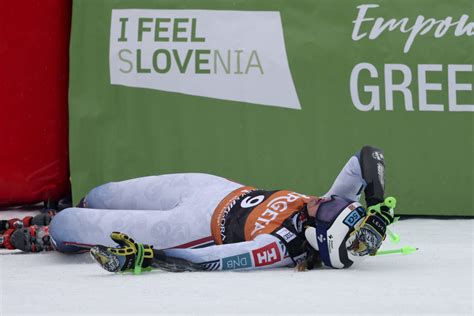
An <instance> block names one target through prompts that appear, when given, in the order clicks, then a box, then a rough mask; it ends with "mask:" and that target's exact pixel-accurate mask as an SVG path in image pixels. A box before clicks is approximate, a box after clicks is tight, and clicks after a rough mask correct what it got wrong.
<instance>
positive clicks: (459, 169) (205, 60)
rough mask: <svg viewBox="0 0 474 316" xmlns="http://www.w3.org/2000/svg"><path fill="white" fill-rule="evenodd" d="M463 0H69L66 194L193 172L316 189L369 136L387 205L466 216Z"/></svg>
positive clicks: (468, 28) (473, 53)
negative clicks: (381, 161) (382, 172)
mask: <svg viewBox="0 0 474 316" xmlns="http://www.w3.org/2000/svg"><path fill="white" fill-rule="evenodd" d="M473 9H474V6H473V2H472V0H455V1H449V2H446V1H439V0H416V1H413V0H396V1H380V0H378V1H375V0H373V1H368V2H364V1H353V0H344V1H341V0H339V1H327V0H292V1H283V0H271V1H270V0H265V1H263V0H237V1H221V0H201V1H191V0H160V1H158V0H154V1H152V0H149V1H145V0H133V1H132V0H115V1H112V0H104V1H94V0H75V1H74V8H73V23H72V40H71V56H70V58H71V62H70V63H71V64H70V66H71V67H70V112H69V117H70V157H71V180H72V184H73V191H74V199H75V201H77V200H78V199H80V198H81V196H83V195H84V194H85V193H86V192H87V191H89V190H90V189H91V188H92V187H94V186H96V185H99V184H102V183H105V182H109V181H118V180H123V179H128V178H133V177H139V176H146V175H154V174H163V173H177V172H205V173H212V174H217V175H220V176H223V177H226V178H230V179H233V180H235V181H238V182H241V183H244V184H248V185H252V186H256V187H260V188H266V189H279V188H282V189H291V190H294V191H297V192H301V193H305V194H314V195H321V194H324V193H325V192H326V191H327V190H328V189H329V187H330V185H331V184H332V181H333V180H334V179H335V177H336V176H337V174H338V172H339V170H340V169H341V168H342V167H343V165H344V164H345V162H346V161H347V159H348V158H349V157H350V156H351V155H353V154H354V153H355V152H356V151H358V150H359V149H360V148H361V147H362V146H363V145H365V144H371V145H375V146H378V147H380V148H382V149H383V150H384V152H385V159H386V164H387V166H386V192H387V194H389V195H394V196H396V197H397V198H398V201H399V204H398V208H397V212H398V213H399V214H418V215H468V216H473V215H474V212H473V197H472V194H473V179H474V168H473V167H474V165H473V126H474V124H473V123H474V122H473V113H472V112H473V111H474V93H473V84H474V73H473V71H474V69H473V64H474V41H473V38H472V37H473V35H474V22H473V18H472V16H473V15H474V12H473V11H474V10H473Z"/></svg>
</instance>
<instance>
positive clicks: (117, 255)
mask: <svg viewBox="0 0 474 316" xmlns="http://www.w3.org/2000/svg"><path fill="white" fill-rule="evenodd" d="M110 238H112V239H113V241H115V242H116V243H117V244H118V246H117V247H116V248H112V247H105V246H102V245H96V246H94V247H92V248H91V256H92V258H93V259H94V260H95V261H97V263H99V264H100V266H101V267H102V268H104V269H105V270H107V271H109V272H124V271H134V272H135V273H136V274H138V273H140V272H141V270H149V267H150V265H151V263H152V261H153V246H149V245H143V244H140V243H136V242H135V241H134V240H133V239H132V238H130V237H129V236H127V235H126V234H124V233H119V232H113V233H112V234H111V235H110Z"/></svg>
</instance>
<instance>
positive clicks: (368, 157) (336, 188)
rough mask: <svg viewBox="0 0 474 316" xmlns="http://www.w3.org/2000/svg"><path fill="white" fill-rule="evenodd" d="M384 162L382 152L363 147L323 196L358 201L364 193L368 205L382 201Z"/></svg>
mask: <svg viewBox="0 0 474 316" xmlns="http://www.w3.org/2000/svg"><path fill="white" fill-rule="evenodd" d="M384 170H385V161H384V156H383V152H382V150H380V149H378V148H375V147H371V146H364V147H362V149H361V150H360V151H359V152H358V153H356V154H355V155H354V156H352V157H351V158H350V159H349V161H348V162H347V163H346V165H345V166H344V168H343V169H342V170H341V172H340V173H339V175H338V176H337V178H336V180H335V181H334V183H333V184H332V186H331V188H330V189H329V191H328V192H327V193H326V194H325V195H324V196H331V195H339V196H343V197H346V198H348V199H350V200H353V201H358V200H359V199H360V196H361V194H362V191H364V192H365V199H366V202H367V204H368V205H372V204H375V203H379V202H381V201H383V195H384Z"/></svg>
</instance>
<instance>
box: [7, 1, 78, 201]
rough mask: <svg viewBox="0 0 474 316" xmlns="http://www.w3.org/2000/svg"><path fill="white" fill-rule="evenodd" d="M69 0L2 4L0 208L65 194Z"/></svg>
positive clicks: (66, 174)
mask: <svg viewBox="0 0 474 316" xmlns="http://www.w3.org/2000/svg"><path fill="white" fill-rule="evenodd" d="M70 25H71V1H70V0H2V1H0V69H1V71H0V206H6V205H19V204H28V203H36V202H41V201H47V200H53V201H54V200H58V199H60V198H62V197H65V196H67V195H69V194H70V184H69V160H68V159H69V158H68V113H67V104H68V103H67V102H68V101H67V100H68V99H67V98H68V54H69V34H70Z"/></svg>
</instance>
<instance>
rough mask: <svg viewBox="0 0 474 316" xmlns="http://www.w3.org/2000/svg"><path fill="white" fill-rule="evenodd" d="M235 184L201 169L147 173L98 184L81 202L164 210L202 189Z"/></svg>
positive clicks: (105, 207)
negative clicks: (185, 171)
mask: <svg viewBox="0 0 474 316" xmlns="http://www.w3.org/2000/svg"><path fill="white" fill-rule="evenodd" d="M235 185H236V184H235V183H234V182H231V181H229V180H227V179H224V178H221V177H217V176H214V175H210V174H202V173H182V174H168V175H160V176H149V177H143V178H137V179H131V180H126V181H120V182H110V183H107V184H104V185H101V186H98V187H96V188H94V189H93V190H92V191H91V192H89V194H87V196H86V197H85V199H84V203H83V206H84V207H86V208H96V209H122V210H161V211H167V210H171V209H174V208H176V207H177V206H178V205H179V204H181V203H183V200H185V199H186V198H188V197H189V196H193V195H196V194H198V193H199V192H201V191H202V190H203V189H206V188H210V187H216V186H218V187H223V188H225V187H228V186H235Z"/></svg>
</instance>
